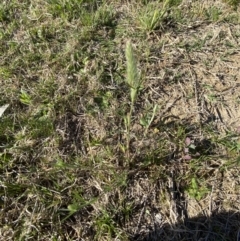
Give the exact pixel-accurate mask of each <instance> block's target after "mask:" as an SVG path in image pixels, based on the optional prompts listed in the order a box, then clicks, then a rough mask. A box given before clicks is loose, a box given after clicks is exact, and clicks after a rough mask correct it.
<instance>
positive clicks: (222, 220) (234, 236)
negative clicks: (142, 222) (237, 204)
mask: <svg viewBox="0 0 240 241" xmlns="http://www.w3.org/2000/svg"><path fill="white" fill-rule="evenodd" d="M154 226H155V228H154V230H152V231H150V232H149V233H145V234H137V235H135V236H134V237H133V238H132V239H131V240H134V241H135V240H136V241H161V240H163V241H168V240H169V241H170V240H171V241H186V240H194V241H203V240H204V241H240V212H219V213H215V214H212V215H211V216H210V217H207V216H198V217H194V218H187V219H186V220H185V221H184V222H180V223H177V224H175V225H169V224H164V223H162V222H161V221H158V222H156V221H155V225H154Z"/></svg>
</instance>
